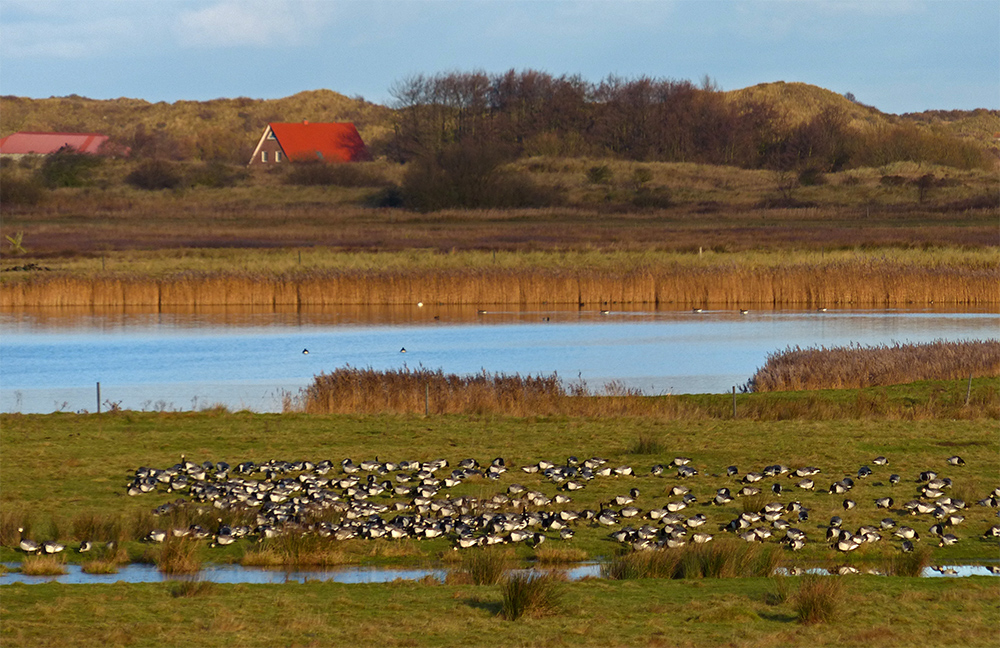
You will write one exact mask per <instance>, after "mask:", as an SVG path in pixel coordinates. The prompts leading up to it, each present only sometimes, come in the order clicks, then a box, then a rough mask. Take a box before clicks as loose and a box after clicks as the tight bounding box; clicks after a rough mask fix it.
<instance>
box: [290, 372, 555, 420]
mask: <svg viewBox="0 0 1000 648" xmlns="http://www.w3.org/2000/svg"><path fill="white" fill-rule="evenodd" d="M566 396H567V391H566V388H565V387H564V386H563V384H562V383H561V382H560V380H559V378H558V376H556V375H555V374H551V375H549V376H536V377H533V376H530V375H529V376H525V377H522V376H520V375H513V376H509V375H505V374H488V373H486V372H485V371H484V372H483V373H479V374H474V375H471V376H458V375H455V374H445V373H444V372H443V371H442V370H440V369H438V370H437V371H432V370H430V369H425V368H423V367H420V368H416V369H412V368H409V367H404V368H403V369H390V370H386V371H376V370H374V369H372V368H367V369H358V368H355V367H350V366H348V367H345V368H341V369H336V370H334V371H332V372H330V373H322V374H320V375H318V376H316V377H315V379H314V381H313V383H312V385H310V386H309V387H307V388H306V390H305V393H304V396H303V407H304V410H305V411H306V412H309V413H319V412H327V413H332V412H340V413H352V412H368V413H378V412H428V413H434V414H444V413H486V412H505V413H508V414H512V415H521V416H525V415H530V414H535V413H541V412H546V413H555V412H558V411H559V410H560V406H561V403H562V401H563V400H564V399H565V398H566Z"/></svg>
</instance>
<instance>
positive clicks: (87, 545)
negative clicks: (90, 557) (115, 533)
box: [77, 540, 94, 553]
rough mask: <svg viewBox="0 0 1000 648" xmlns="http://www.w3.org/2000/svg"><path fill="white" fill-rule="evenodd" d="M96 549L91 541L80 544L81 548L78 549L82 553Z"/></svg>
mask: <svg viewBox="0 0 1000 648" xmlns="http://www.w3.org/2000/svg"><path fill="white" fill-rule="evenodd" d="M93 548H94V544H93V543H92V542H91V541H90V540H84V541H83V542H81V543H80V547H79V548H78V549H77V551H78V552H80V553H87V552H88V551H90V550H91V549H93Z"/></svg>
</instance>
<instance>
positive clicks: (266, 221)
mask: <svg viewBox="0 0 1000 648" xmlns="http://www.w3.org/2000/svg"><path fill="white" fill-rule="evenodd" d="M129 164H130V163H127V162H108V163H107V164H106V165H105V167H101V168H100V169H98V170H97V171H95V173H98V172H99V173H100V174H102V175H100V177H99V178H98V179H95V180H94V184H93V186H86V187H80V188H60V189H53V190H46V193H45V194H44V198H43V199H42V200H41V202H39V203H38V204H36V205H21V206H18V205H17V204H16V203H15V202H14V201H13V200H8V201H7V202H6V203H5V204H4V205H3V215H4V218H3V223H2V225H0V234H3V235H4V236H15V235H16V234H17V233H18V232H23V247H24V249H25V250H26V251H27V253H28V256H29V257H31V258H32V259H35V258H39V259H58V258H60V257H67V256H74V255H82V256H95V255H96V256H101V255H103V254H107V253H109V252H112V251H115V250H157V249H192V248H263V249H269V248H278V247H280V248H302V249H308V248H313V247H330V248H334V249H336V250H341V251H344V250H346V251H351V250H409V249H431V250H438V251H451V250H484V249H485V250H519V251H531V250H546V251H563V250H601V251H616V250H633V251H647V250H652V251H656V250H664V251H684V252H691V251H697V250H698V249H699V248H701V249H704V250H716V251H740V250H761V249H764V250H767V249H770V250H776V249H780V250H797V249H806V250H835V249H841V248H854V247H858V246H869V247H879V248H885V247H923V246H929V247H938V246H952V247H954V246H958V247H967V248H978V247H984V246H996V245H997V244H998V242H1000V241H998V236H997V231H996V227H995V225H996V214H997V204H996V196H995V185H996V174H995V172H993V171H959V170H955V169H949V168H946V167H929V166H928V165H918V164H914V163H896V164H892V165H888V166H886V167H883V168H878V169H856V170H852V171H845V172H841V173H832V174H828V176H827V181H826V182H825V183H824V184H820V185H810V186H800V187H796V188H795V189H794V190H792V189H789V188H787V182H788V180H787V179H785V178H782V177H781V176H780V175H778V174H776V173H774V172H769V171H755V170H744V169H738V168H734V167H718V166H707V165H697V164H681V163H648V164H641V165H639V164H635V163H628V162H621V161H613V160H596V159H594V160H584V159H563V158H531V159H528V160H525V161H521V162H518V163H516V165H515V169H514V171H516V172H518V173H521V174H523V175H525V176H526V177H528V178H530V179H531V181H532V182H534V183H535V184H537V185H539V186H541V187H543V188H546V189H547V190H549V191H551V192H554V193H555V194H557V195H558V196H560V198H559V200H558V201H557V203H556V204H552V205H550V206H547V207H539V208H535V209H483V210H458V209H451V210H443V211H437V212H431V213H421V212H415V211H409V210H404V209H395V208H393V209H389V208H373V207H370V206H365V205H366V204H369V203H370V202H371V200H372V198H373V197H374V196H376V195H377V194H378V193H379V192H381V191H382V190H383V188H384V185H385V184H386V183H395V182H398V181H399V178H400V177H401V176H402V174H403V170H402V167H401V166H400V165H392V164H388V163H383V162H378V163H371V164H372V166H371V167H369V171H368V173H369V175H370V176H371V177H372V178H373V183H374V185H375V186H370V187H364V186H362V187H340V186H295V185H287V184H283V182H282V180H281V175H280V174H271V173H267V172H265V173H262V174H252V175H249V176H247V177H246V178H245V179H244V180H241V181H239V182H237V183H236V184H235V185H233V186H227V187H218V188H216V187H206V186H196V187H192V188H184V189H181V188H179V189H174V190H165V191H143V190H139V189H134V188H132V187H128V186H122V185H121V177H122V176H124V175H125V174H126V173H127V171H128V170H129V168H130V167H129ZM594 167H597V168H606V169H607V175H608V177H609V180H607V181H606V182H601V183H596V184H595V183H593V182H591V181H589V180H588V172H589V170H590V169H592V168H594ZM640 169H641V170H642V171H643V172H644V173H645V175H643V177H644V178H645V177H648V178H650V179H649V180H648V181H646V182H644V184H643V186H644V187H645V188H647V189H649V190H650V191H656V192H660V193H661V194H664V195H666V194H669V196H670V200H669V201H664V202H663V203H662V204H660V205H653V206H641V205H639V206H637V205H636V204H635V195H634V194H635V192H636V191H637V190H636V188H635V183H634V181H633V180H632V178H633V177H634V176H635V174H636V172H637V171H638V170H640ZM29 171H30V169H19V168H15V169H5V173H11V174H14V176H16V174H17V173H22V172H23V173H28V172H29ZM928 173H931V174H933V175H935V177H937V178H939V180H940V182H939V184H940V186H937V187H935V188H934V189H933V190H932V191H930V192H929V194H928V195H927V196H926V197H925V199H924V200H923V201H921V200H920V199H919V198H920V197H919V196H918V192H917V189H915V188H914V185H913V182H914V181H915V180H916V179H917V178H919V177H922V176H924V175H926V174H928ZM12 177H13V176H12ZM883 177H889V178H899V179H901V184H885V183H884V182H883V181H882V178H883ZM783 193H784V194H788V193H791V196H792V198H793V199H794V201H795V203H794V205H795V206H794V208H790V207H789V205H786V206H781V205H782V204H783V203H782V202H781V200H780V199H781V197H782V195H783ZM785 202H786V203H787V202H788V201H787V200H786V201H785ZM3 248H4V250H3V251H4V252H5V253H7V252H9V250H8V246H7V245H6V243H5V244H4V246H3Z"/></svg>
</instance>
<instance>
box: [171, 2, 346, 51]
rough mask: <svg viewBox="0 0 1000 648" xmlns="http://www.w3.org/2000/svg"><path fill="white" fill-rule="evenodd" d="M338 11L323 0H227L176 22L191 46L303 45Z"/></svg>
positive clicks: (185, 42)
mask: <svg viewBox="0 0 1000 648" xmlns="http://www.w3.org/2000/svg"><path fill="white" fill-rule="evenodd" d="M335 11H336V3H333V2H322V1H320V0H223V1H222V2H217V3H216V4H214V5H212V6H209V7H204V8H201V9H196V10H192V11H184V12H182V13H181V14H180V15H179V16H178V18H177V21H176V24H175V33H176V36H177V39H178V41H179V42H180V44H182V45H185V46H190V47H209V48H212V47H244V46H281V45H299V44H302V43H303V42H304V41H308V40H310V39H312V38H316V37H317V36H318V34H319V32H320V31H321V30H322V29H323V28H324V27H326V26H327V24H328V23H329V22H330V20H331V19H332V17H333V15H334V13H335Z"/></svg>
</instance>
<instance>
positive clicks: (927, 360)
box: [748, 340, 1000, 392]
mask: <svg viewBox="0 0 1000 648" xmlns="http://www.w3.org/2000/svg"><path fill="white" fill-rule="evenodd" d="M969 376H975V377H989V376H1000V341H998V340H975V341H967V342H945V341H937V342H932V343H929V344H899V343H898V342H897V343H895V344H893V345H891V346H889V345H881V346H875V347H863V346H847V347H833V348H829V349H827V348H825V347H820V348H806V349H802V348H800V347H794V348H791V347H790V348H788V349H785V350H784V351H779V352H776V353H772V354H770V355H769V356H768V358H767V362H766V363H765V364H764V366H763V367H761V368H760V369H758V370H757V372H756V373H755V374H754V375H753V377H752V378H751V379H750V381H749V383H748V388H749V389H750V390H751V391H756V392H766V391H790V390H802V389H850V388H861V387H873V386H880V385H893V384H899V383H908V382H914V381H917V380H956V379H959V378H967V377H969Z"/></svg>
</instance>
